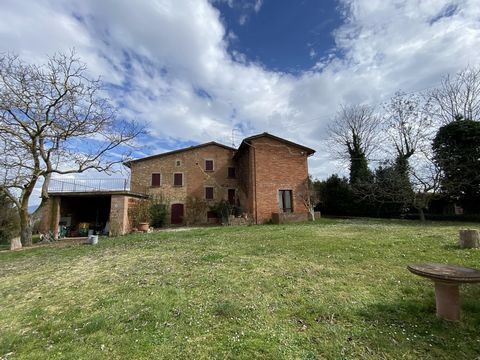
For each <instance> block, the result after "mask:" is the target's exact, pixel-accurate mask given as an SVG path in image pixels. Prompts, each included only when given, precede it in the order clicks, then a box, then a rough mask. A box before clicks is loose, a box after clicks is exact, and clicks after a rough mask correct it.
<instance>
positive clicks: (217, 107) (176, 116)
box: [0, 0, 480, 177]
mask: <svg viewBox="0 0 480 360" xmlns="http://www.w3.org/2000/svg"><path fill="white" fill-rule="evenodd" d="M251 4H253V5H252V6H253V7H252V9H253V10H254V11H256V12H258V11H260V9H261V6H262V1H255V2H252V3H251ZM340 4H341V9H342V11H343V14H344V24H343V25H342V26H340V27H339V28H337V29H336V30H335V33H334V37H335V43H336V47H335V49H332V52H331V53H330V54H327V55H325V56H324V57H323V58H322V60H321V61H319V63H317V64H316V66H315V67H313V68H312V69H310V70H308V71H305V72H303V73H301V74H299V75H291V74H286V73H281V72H274V71H271V70H268V69H266V68H265V67H264V66H263V65H261V64H259V63H256V62H251V61H249V60H248V59H247V58H246V56H245V55H244V54H240V53H235V54H230V53H229V52H228V51H227V45H228V42H229V41H234V35H233V34H227V33H226V31H225V28H224V26H223V24H222V21H221V19H220V14H219V12H218V11H217V10H216V9H215V8H214V7H213V6H212V4H211V3H210V2H208V1H207V0H183V1H180V0H145V1H136V2H132V1H127V0H123V1H120V0H115V1H114V0H104V1H94V0H85V1H82V2H75V3H73V2H67V1H59V0H58V1H57V0H39V1H35V2H34V1H14V0H4V1H3V2H2V5H1V7H2V15H3V16H2V22H1V23H0V44H1V49H0V50H1V51H15V52H18V53H19V54H20V55H22V56H23V57H25V58H26V59H30V60H31V61H40V60H41V59H43V58H45V56H46V55H47V54H52V53H53V52H55V51H66V50H68V49H69V48H72V47H75V48H76V50H77V52H78V53H79V55H80V56H81V58H82V59H83V60H84V61H86V62H87V63H88V66H89V69H90V71H91V73H92V74H93V75H102V77H103V78H104V80H106V81H108V82H110V83H112V84H114V85H116V87H115V89H114V90H112V98H113V99H114V100H115V101H116V102H117V103H118V104H119V105H121V106H122V109H123V110H122V115H123V116H125V117H129V118H136V119H139V120H141V121H145V122H148V123H149V124H150V125H149V126H150V128H151V131H152V135H153V136H154V137H156V138H158V139H159V140H161V139H163V140H168V141H171V140H172V139H173V140H178V141H188V140H191V141H196V142H204V141H211V140H216V141H225V139H227V138H230V137H231V130H232V128H233V127H234V126H235V125H236V124H241V125H242V126H241V128H242V129H244V133H243V134H238V135H237V138H238V137H240V136H247V135H249V134H251V133H254V132H262V131H269V132H271V133H273V134H276V135H279V136H285V137H287V138H289V139H292V140H294V141H298V142H300V143H304V144H306V145H307V146H311V147H313V148H314V149H317V150H319V151H318V154H317V155H316V156H315V158H313V159H312V161H311V163H310V166H311V171H312V173H313V174H314V175H316V176H320V177H325V176H326V175H328V174H330V173H331V172H334V171H338V164H336V163H332V162H330V160H329V157H328V155H326V151H327V149H326V148H325V147H324V146H323V145H322V144H323V140H324V139H325V138H326V136H327V134H326V133H325V128H326V124H327V123H328V121H330V120H331V119H332V118H333V115H334V113H335V112H336V110H337V108H338V106H339V105H340V104H342V103H356V102H368V103H372V104H376V103H378V102H380V101H383V100H385V99H387V98H388V97H389V96H390V95H393V93H394V92H395V91H396V90H398V89H402V90H404V91H413V90H418V89H423V88H426V87H429V86H432V85H434V84H436V83H438V81H439V79H440V77H441V76H442V75H443V74H446V73H452V72H455V71H457V70H459V69H460V68H462V67H464V66H465V65H467V64H476V63H477V62H478V60H477V59H478V49H479V48H480V25H479V24H480V22H479V18H480V7H478V6H477V5H478V3H477V2H476V1H474V0H470V1H469V0H462V1H460V0H459V1H454V2H452V1H441V0H430V1H422V2H418V1H416V0H410V1H403V2H390V1H380V0H377V1H372V0H342V1H341V3H340ZM232 6H233V3H232ZM246 26H248V25H246ZM319 55H320V54H319ZM286 56H288V55H286ZM150 145H152V146H153V147H154V148H157V147H158V146H156V145H155V143H153V144H150Z"/></svg>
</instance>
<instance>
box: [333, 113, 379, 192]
mask: <svg viewBox="0 0 480 360" xmlns="http://www.w3.org/2000/svg"><path fill="white" fill-rule="evenodd" d="M380 125H381V119H380V117H379V116H377V115H376V114H375V109H374V108H373V107H371V106H369V105H352V106H342V107H341V109H340V111H339V112H338V113H337V116H336V118H335V120H334V122H333V124H331V125H330V126H329V133H330V138H331V140H330V142H331V144H332V150H333V151H334V152H335V154H336V155H337V156H338V157H339V158H341V159H348V160H350V182H352V183H354V182H355V181H356V180H357V179H362V178H363V179H364V178H365V177H366V176H367V175H368V174H367V173H368V158H369V157H370V156H371V155H372V154H373V153H374V152H375V150H377V149H378V145H379V142H380V141H379V127H380Z"/></svg>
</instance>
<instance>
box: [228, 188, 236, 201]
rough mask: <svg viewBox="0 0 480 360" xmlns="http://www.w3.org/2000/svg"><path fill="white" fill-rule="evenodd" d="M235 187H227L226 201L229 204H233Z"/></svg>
mask: <svg viewBox="0 0 480 360" xmlns="http://www.w3.org/2000/svg"><path fill="white" fill-rule="evenodd" d="M235 195H236V194H235V189H228V203H229V204H230V205H235V198H236V196H235Z"/></svg>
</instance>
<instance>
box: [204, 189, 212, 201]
mask: <svg viewBox="0 0 480 360" xmlns="http://www.w3.org/2000/svg"><path fill="white" fill-rule="evenodd" d="M205 199H207V200H212V199H213V187H206V188H205Z"/></svg>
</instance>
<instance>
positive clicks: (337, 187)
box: [314, 174, 355, 215]
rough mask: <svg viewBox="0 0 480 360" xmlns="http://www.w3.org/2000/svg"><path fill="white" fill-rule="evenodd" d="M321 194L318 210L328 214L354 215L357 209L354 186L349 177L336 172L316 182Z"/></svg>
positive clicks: (316, 187)
mask: <svg viewBox="0 0 480 360" xmlns="http://www.w3.org/2000/svg"><path fill="white" fill-rule="evenodd" d="M314 187H315V189H316V190H317V191H318V193H319V194H320V203H319V204H318V206H317V208H316V210H320V211H321V212H322V213H325V214H326V215H352V214H353V213H354V212H355V211H354V210H355V204H354V201H353V192H352V188H351V186H350V184H349V182H348V179H347V178H345V177H343V178H341V177H339V176H338V175H336V174H334V175H331V176H330V177H329V178H328V179H327V180H324V181H316V182H314Z"/></svg>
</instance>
